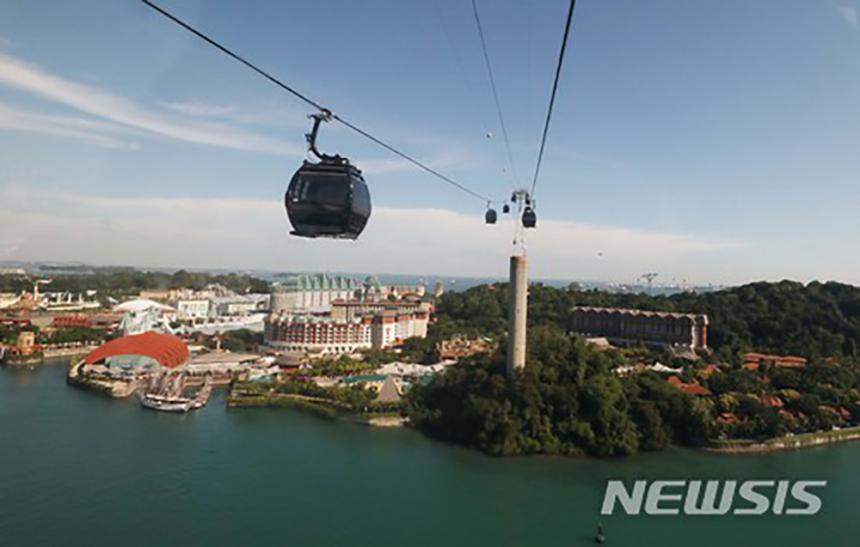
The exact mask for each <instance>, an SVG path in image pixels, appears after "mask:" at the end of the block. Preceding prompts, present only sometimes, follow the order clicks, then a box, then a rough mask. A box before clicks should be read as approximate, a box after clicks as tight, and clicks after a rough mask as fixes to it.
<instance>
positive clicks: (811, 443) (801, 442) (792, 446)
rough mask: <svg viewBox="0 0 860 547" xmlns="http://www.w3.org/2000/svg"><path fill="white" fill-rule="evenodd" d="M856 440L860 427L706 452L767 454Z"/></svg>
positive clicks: (715, 447) (725, 443) (732, 444)
mask: <svg viewBox="0 0 860 547" xmlns="http://www.w3.org/2000/svg"><path fill="white" fill-rule="evenodd" d="M854 440H860V426H853V427H846V428H842V429H834V430H830V431H815V432H812V433H800V434H797V435H791V436H783V437H774V438H772V439H767V440H764V441H760V442H756V441H743V440H737V441H722V442H717V443H715V444H714V445H712V446H709V447H705V448H704V450H706V451H708V452H717V453H722V454H767V453H771V452H782V451H785V450H798V449H802V448H811V447H815V446H824V445H829V444H835V443H842V442H847V441H854ZM721 444H722V446H721Z"/></svg>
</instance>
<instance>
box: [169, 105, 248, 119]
mask: <svg viewBox="0 0 860 547" xmlns="http://www.w3.org/2000/svg"><path fill="white" fill-rule="evenodd" d="M158 104H160V105H161V106H163V107H165V108H169V109H170V110H174V111H176V112H181V113H182V114H187V115H189V116H199V117H203V118H210V117H216V118H217V117H223V116H226V115H228V114H231V113H232V112H233V111H234V110H235V109H234V108H233V107H232V106H219V105H213V104H207V103H203V102H200V101H177V102H160V103H158Z"/></svg>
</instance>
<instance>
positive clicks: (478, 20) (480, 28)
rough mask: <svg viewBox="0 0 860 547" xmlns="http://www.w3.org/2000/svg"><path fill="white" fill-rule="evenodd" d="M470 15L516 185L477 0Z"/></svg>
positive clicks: (517, 179)
mask: <svg viewBox="0 0 860 547" xmlns="http://www.w3.org/2000/svg"><path fill="white" fill-rule="evenodd" d="M472 13H474V14H475V25H476V26H477V27H478V36H479V37H480V39H481V50H482V51H483V52H484V64H485V65H486V66H487V76H489V78H490V88H491V89H492V90H493V100H494V101H495V103H496V114H498V116H499V125H500V126H501V128H502V137H504V139H505V148H506V149H507V152H508V162H509V163H510V164H511V174H512V175H513V177H514V184H515V185H516V184H517V183H518V181H519V180H520V177H519V175H518V174H517V165H516V163H515V162H514V155H513V153H512V152H511V141H510V139H508V129H507V127H506V126H505V117H504V115H503V114H502V103H501V102H500V101H499V92H498V90H497V89H496V79H495V77H494V76H493V66H492V64H491V63H490V55H489V53H487V41H486V39H485V38H484V27H483V26H482V25H481V16H480V15H479V13H478V3H477V0H472Z"/></svg>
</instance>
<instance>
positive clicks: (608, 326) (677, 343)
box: [570, 306, 708, 351]
mask: <svg viewBox="0 0 860 547" xmlns="http://www.w3.org/2000/svg"><path fill="white" fill-rule="evenodd" d="M570 331H571V332H574V333H577V334H582V335H585V336H594V337H603V338H606V339H607V340H609V341H610V342H614V343H620V344H636V343H643V344H646V345H656V346H670V347H686V348H689V349H690V350H693V351H707V350H708V316H707V315H704V314H693V313H671V312H654V311H643V310H633V309H623V308H595V307H590V306H577V307H575V308H574V309H573V311H572V312H571V315H570Z"/></svg>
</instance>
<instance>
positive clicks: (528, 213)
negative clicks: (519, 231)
mask: <svg viewBox="0 0 860 547" xmlns="http://www.w3.org/2000/svg"><path fill="white" fill-rule="evenodd" d="M536 224H537V215H536V214H535V210H534V209H532V208H531V206H529V205H527V206H526V208H525V209H523V226H524V227H526V228H534V227H535V225H536Z"/></svg>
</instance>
